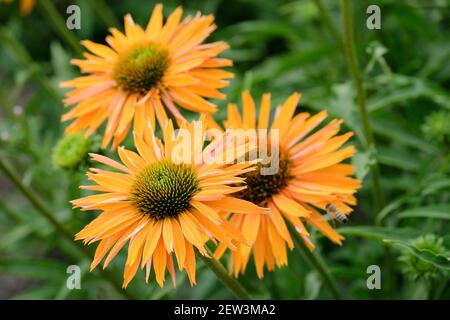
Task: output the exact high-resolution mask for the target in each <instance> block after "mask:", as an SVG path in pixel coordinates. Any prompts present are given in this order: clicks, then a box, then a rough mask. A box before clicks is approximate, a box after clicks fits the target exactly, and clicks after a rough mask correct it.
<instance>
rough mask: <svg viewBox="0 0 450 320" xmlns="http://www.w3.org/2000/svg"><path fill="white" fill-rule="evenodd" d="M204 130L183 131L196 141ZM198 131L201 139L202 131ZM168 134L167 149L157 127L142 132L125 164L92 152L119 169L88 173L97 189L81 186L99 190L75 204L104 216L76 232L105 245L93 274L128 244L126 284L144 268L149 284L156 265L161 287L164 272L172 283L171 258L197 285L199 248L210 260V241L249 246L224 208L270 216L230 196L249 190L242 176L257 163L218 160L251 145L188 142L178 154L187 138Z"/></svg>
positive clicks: (193, 126)
mask: <svg viewBox="0 0 450 320" xmlns="http://www.w3.org/2000/svg"><path fill="white" fill-rule="evenodd" d="M199 126H200V129H201V122H193V123H189V124H185V125H184V126H183V129H184V130H187V133H188V135H190V136H191V137H192V136H194V131H195V130H198V128H199ZM201 130H202V129H201ZM201 133H202V136H203V133H204V131H202V132H201ZM196 134H198V132H197V133H196ZM163 135H164V145H163V143H162V142H161V141H160V140H159V139H156V138H155V136H154V134H153V131H152V130H147V131H145V135H144V136H143V137H142V136H140V135H137V134H135V144H136V147H137V151H138V153H135V152H132V151H129V150H125V149H124V148H123V147H120V148H118V154H119V157H120V159H121V161H122V163H123V164H121V163H119V162H116V161H114V160H112V159H109V158H107V157H105V156H101V155H97V154H92V158H93V159H94V160H96V161H98V162H100V163H103V164H105V165H108V166H110V167H113V168H115V169H118V170H119V171H120V172H113V171H107V170H102V169H91V172H89V173H88V174H87V175H88V177H89V179H90V180H93V181H95V182H96V183H97V184H95V185H90V186H83V187H82V188H84V189H88V190H94V191H100V192H101V193H100V194H95V195H90V196H87V197H84V198H81V199H77V200H74V201H72V203H73V205H74V206H75V207H80V208H81V209H82V210H102V211H103V212H102V213H101V214H100V216H98V217H97V218H96V219H94V220H93V221H92V222H91V223H90V224H88V225H87V226H86V227H85V228H84V229H83V230H81V231H80V232H79V233H78V234H77V235H76V239H77V240H80V239H82V240H84V242H85V243H88V244H90V243H93V242H96V241H99V242H100V243H99V245H98V247H97V251H96V253H95V258H94V260H93V262H92V265H91V269H93V268H95V267H96V266H97V265H98V264H99V263H100V262H101V261H102V259H103V258H104V257H105V256H106V260H105V262H104V265H103V267H104V268H105V267H106V266H108V264H109V263H110V262H111V260H112V259H113V258H114V257H115V256H116V254H117V253H118V252H119V250H120V249H121V248H122V247H123V246H124V245H125V244H126V243H129V245H128V257H127V260H126V264H125V271H124V284H123V286H124V287H126V286H127V285H128V283H129V282H130V281H131V280H132V278H133V277H134V275H135V274H136V272H137V269H138V268H139V266H141V267H142V268H144V267H146V277H147V281H148V277H149V274H150V271H151V268H152V266H153V269H154V271H155V276H156V281H157V282H158V284H159V285H160V286H162V285H163V282H164V278H165V270H166V268H167V269H168V270H169V273H170V274H171V276H172V280H173V283H174V285H175V279H174V277H175V271H174V263H173V260H174V257H176V260H177V262H178V267H179V269H180V270H183V269H186V271H187V274H188V277H189V280H190V282H191V284H195V264H196V262H195V256H194V247H195V248H196V249H197V250H198V251H199V252H200V254H203V255H207V251H206V248H205V247H204V244H205V242H206V241H208V240H209V239H212V240H213V241H215V240H219V241H220V242H221V243H223V244H224V245H225V246H226V247H229V248H231V249H235V248H236V247H237V246H238V245H239V244H240V243H245V239H244V238H243V237H242V235H241V234H240V233H239V232H238V231H237V230H236V229H234V228H233V227H232V226H231V225H230V224H229V222H227V221H226V220H223V219H222V218H221V217H220V215H219V211H221V210H223V209H224V208H229V209H231V210H233V212H241V213H249V214H253V213H259V212H265V211H264V210H265V209H263V208H258V207H257V206H256V205H254V204H253V203H251V202H247V201H244V200H241V199H236V198H233V197H231V196H230V194H231V193H234V192H238V191H240V190H242V189H243V188H245V186H243V185H242V183H243V181H244V178H242V177H240V176H242V175H243V174H245V173H247V172H249V171H251V170H253V169H254V168H252V167H251V165H252V163H251V162H248V161H247V162H242V163H239V164H233V165H226V164H222V163H221V161H220V160H221V157H222V156H223V155H224V154H226V155H227V159H231V160H234V159H236V157H239V156H241V155H242V154H245V153H246V152H248V151H247V150H248V149H247V148H248V147H249V145H248V144H242V145H240V146H232V147H227V143H226V141H227V140H228V138H226V135H224V136H223V137H221V138H218V139H216V140H215V141H214V142H213V143H211V144H210V145H208V146H207V147H206V148H204V149H203V148H202V144H203V143H200V144H195V143H194V144H192V145H191V144H189V143H186V145H187V146H189V147H188V149H189V150H190V151H191V152H183V153H180V152H176V150H178V149H179V146H180V144H182V143H184V142H183V141H182V139H183V138H184V137H183V136H184V135H181V134H178V135H176V137H175V135H174V130H173V126H172V123H171V122H168V125H167V126H165V127H164V129H163ZM173 137H175V138H173ZM254 147H256V146H254ZM222 149H223V150H222ZM205 155H210V156H209V158H208V157H206V156H205ZM195 159H197V160H198V159H209V161H208V163H206V162H204V161H197V162H196V161H194V160H195ZM195 163H198V164H195ZM108 252H109V253H108Z"/></svg>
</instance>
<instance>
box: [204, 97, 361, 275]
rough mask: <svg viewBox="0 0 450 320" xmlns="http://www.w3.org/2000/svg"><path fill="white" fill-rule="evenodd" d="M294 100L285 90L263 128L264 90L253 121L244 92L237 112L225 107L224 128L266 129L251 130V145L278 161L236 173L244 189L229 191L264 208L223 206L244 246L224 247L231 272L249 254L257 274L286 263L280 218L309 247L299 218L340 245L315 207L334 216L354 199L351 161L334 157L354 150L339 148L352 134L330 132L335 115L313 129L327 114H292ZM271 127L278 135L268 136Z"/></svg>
mask: <svg viewBox="0 0 450 320" xmlns="http://www.w3.org/2000/svg"><path fill="white" fill-rule="evenodd" d="M299 100H300V94H298V93H294V94H293V95H291V96H290V97H289V98H288V99H287V100H286V101H285V102H284V103H283V105H282V106H281V107H279V108H278V109H277V111H276V113H275V117H274V119H273V121H272V125H271V126H269V118H270V94H264V95H263V97H262V101H261V107H260V112H259V117H258V121H257V120H256V119H257V116H256V108H255V103H254V101H253V98H252V97H251V95H250V94H249V93H248V92H244V94H243V113H242V117H241V114H240V113H239V111H238V109H237V106H236V105H235V104H229V105H228V118H227V120H226V121H225V122H224V124H225V126H226V127H227V128H235V129H239V128H241V129H249V130H256V129H266V130H262V131H261V130H258V131H257V132H256V133H255V134H256V135H258V141H259V142H258V148H259V149H260V150H261V149H263V148H264V149H266V151H268V152H266V153H264V154H268V157H269V159H275V161H276V164H277V167H278V169H277V171H276V172H275V171H274V172H273V173H272V174H269V175H267V174H261V172H262V171H261V169H264V167H265V166H266V168H265V169H268V168H267V164H262V163H259V164H258V168H259V170H255V171H252V172H249V173H246V174H245V175H244V176H245V177H246V183H247V186H248V188H247V189H245V190H242V191H240V192H239V193H238V194H236V197H238V198H240V199H244V200H248V201H251V202H253V203H255V204H257V205H259V206H264V207H266V208H269V209H270V213H269V214H265V215H262V214H258V215H246V216H244V215H242V214H239V213H235V212H233V211H232V210H231V209H230V210H228V216H229V220H230V222H231V224H232V225H233V226H235V227H236V228H237V229H239V230H240V231H241V232H242V234H243V235H244V236H245V238H246V240H247V242H248V243H249V244H250V245H251V247H248V246H240V248H239V250H235V251H232V252H231V270H230V272H233V273H234V275H235V276H237V275H238V274H239V273H240V272H244V270H245V268H246V265H247V263H248V261H249V258H250V254H251V252H253V258H254V262H255V266H256V271H257V274H258V277H260V278H261V277H262V276H263V271H264V265H267V269H268V270H269V271H271V270H273V269H274V267H275V265H277V266H278V267H280V266H282V265H287V263H288V261H287V250H286V244H287V246H288V247H289V248H290V249H291V250H292V249H293V247H294V244H293V241H292V238H291V234H290V233H289V231H288V228H287V225H286V220H287V221H288V222H289V223H291V224H292V225H293V226H294V227H295V229H296V231H297V232H298V233H299V234H300V236H301V237H302V238H303V240H304V242H305V244H306V245H307V246H308V247H309V248H310V249H313V247H314V245H313V243H312V242H311V240H310V239H309V233H308V231H307V228H306V226H305V225H304V223H306V224H308V225H311V226H313V227H315V228H316V229H317V230H319V231H320V232H321V233H323V234H324V235H325V236H326V237H328V238H329V239H330V240H331V241H333V242H334V243H336V244H341V242H342V240H343V239H344V238H343V237H342V236H341V235H340V234H338V233H337V232H336V231H335V230H334V229H333V228H332V226H331V225H330V224H329V223H328V222H327V219H326V216H324V215H323V214H321V212H325V211H327V208H328V211H330V209H333V210H331V211H333V214H334V216H335V218H340V219H341V220H342V219H345V217H346V215H348V214H349V213H350V212H351V211H352V208H351V207H350V206H349V205H355V204H356V199H355V197H354V196H353V194H354V193H355V192H356V189H358V188H359V187H360V181H359V180H355V179H353V178H351V177H350V176H351V175H352V174H353V173H354V167H353V165H350V164H342V163H341V162H342V161H343V160H344V159H346V158H349V157H351V156H352V155H353V153H354V152H355V149H354V147H353V146H348V147H345V148H342V149H341V146H342V145H343V144H344V143H345V142H346V141H347V140H348V139H349V138H350V137H351V136H352V133H351V132H349V133H345V134H343V135H339V136H336V135H337V134H338V132H339V128H340V125H341V123H342V121H341V120H332V121H331V122H330V123H329V124H327V125H325V126H323V127H322V128H318V126H319V125H320V123H322V122H323V121H324V120H325V118H326V117H327V113H326V112H325V111H322V112H320V113H318V114H316V115H313V116H311V115H310V114H308V113H306V112H302V113H299V114H297V115H294V113H295V109H296V106H297V104H298V102H299ZM209 121H210V124H211V125H217V124H215V123H214V122H213V120H212V119H209ZM275 132H276V133H277V134H278V139H273V138H272V133H275ZM274 137H277V136H276V135H274ZM263 142H267V144H265V143H263ZM273 150H275V151H273ZM261 158H262V159H263V158H264V157H261ZM266 173H267V172H266ZM337 212H339V214H340V216H339V217H338V216H337V214H336V213H337ZM330 214H331V212H330ZM225 250H226V247H225V246H224V245H222V244H221V245H219V247H218V249H217V251H216V253H215V255H216V257H220V256H222V255H223V253H224V252H225Z"/></svg>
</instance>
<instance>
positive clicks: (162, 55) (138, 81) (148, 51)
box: [113, 42, 170, 94]
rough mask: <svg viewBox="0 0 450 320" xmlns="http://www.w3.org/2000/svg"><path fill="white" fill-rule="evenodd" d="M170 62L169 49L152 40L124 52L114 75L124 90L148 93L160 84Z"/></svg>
mask: <svg viewBox="0 0 450 320" xmlns="http://www.w3.org/2000/svg"><path fill="white" fill-rule="evenodd" d="M169 64H170V56H169V51H168V50H167V49H166V48H165V47H164V46H162V45H160V44H157V43H153V42H151V43H147V44H146V45H143V46H139V47H136V48H133V49H131V50H130V51H128V52H124V53H123V54H122V55H121V56H120V57H119V59H118V61H117V63H116V65H115V67H114V69H113V77H114V79H115V80H116V82H117V85H118V86H119V87H120V88H122V89H123V90H125V91H127V92H130V93H139V94H146V93H147V92H148V91H149V90H150V89H152V88H154V87H156V86H157V85H158V83H159V82H160V81H161V79H162V78H163V76H164V73H165V72H166V70H167V68H168V67H169Z"/></svg>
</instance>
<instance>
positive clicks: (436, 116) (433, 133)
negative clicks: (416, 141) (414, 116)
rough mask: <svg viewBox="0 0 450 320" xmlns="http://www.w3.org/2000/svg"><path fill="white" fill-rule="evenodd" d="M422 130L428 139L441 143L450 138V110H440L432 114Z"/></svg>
mask: <svg viewBox="0 0 450 320" xmlns="http://www.w3.org/2000/svg"><path fill="white" fill-rule="evenodd" d="M422 131H423V133H424V134H425V137H426V138H427V139H428V140H430V141H431V140H434V141H437V142H439V143H441V142H444V141H445V140H449V139H450V111H446V110H443V111H438V112H433V113H432V114H430V115H429V116H428V117H427V118H426V119H425V123H424V124H423V126H422Z"/></svg>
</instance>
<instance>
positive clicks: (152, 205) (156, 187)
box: [131, 160, 200, 220]
mask: <svg viewBox="0 0 450 320" xmlns="http://www.w3.org/2000/svg"><path fill="white" fill-rule="evenodd" d="M199 190H200V187H199V181H198V178H197V174H196V172H195V171H194V170H193V169H192V167H191V166H189V165H185V164H175V163H173V162H170V161H167V160H161V161H159V162H156V163H153V164H151V165H149V166H148V167H146V168H145V169H143V170H142V171H141V172H140V173H139V174H137V176H136V180H135V182H134V184H133V187H132V191H131V194H132V196H131V202H132V203H133V205H134V206H135V207H136V208H137V209H138V210H139V211H140V212H141V213H143V214H148V215H150V216H151V217H153V218H154V219H156V220H160V219H164V218H169V217H175V216H177V215H179V214H180V213H182V212H184V211H186V210H188V209H189V208H190V207H191V205H190V203H191V200H192V197H193V196H194V195H195V194H196V193H197V192H198V191H199Z"/></svg>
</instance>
